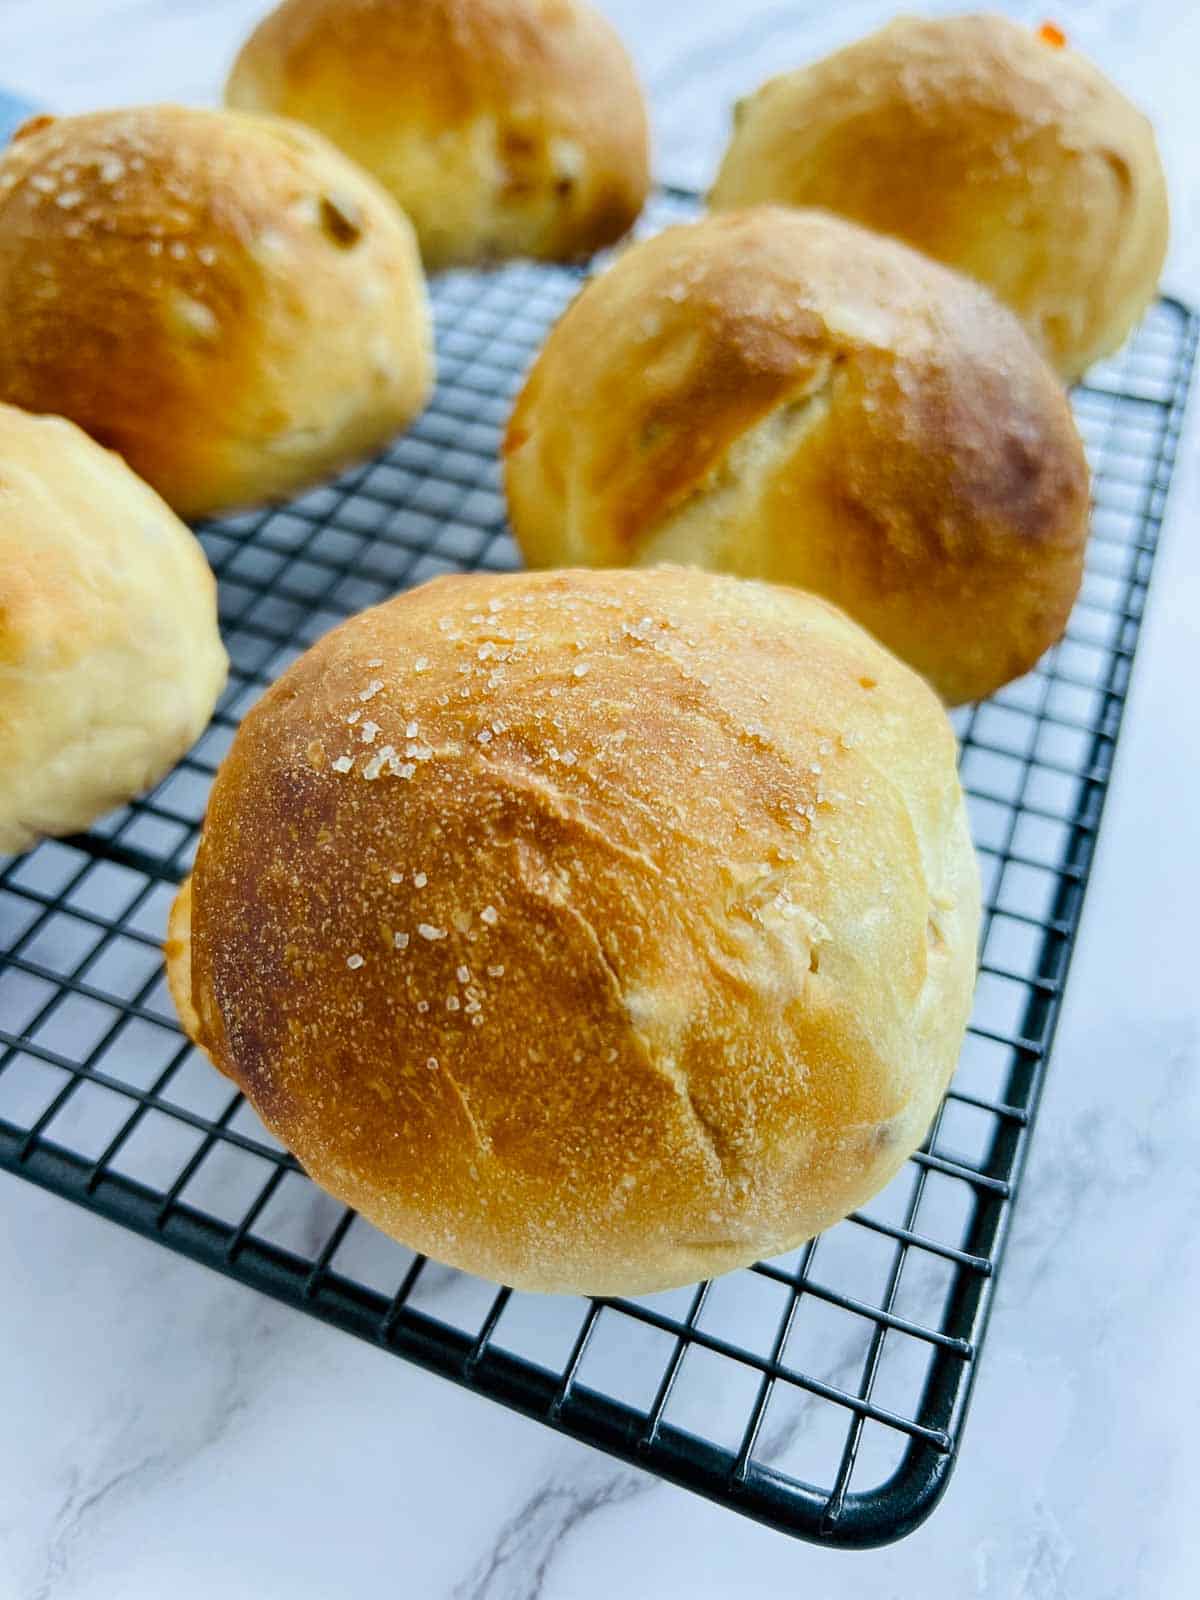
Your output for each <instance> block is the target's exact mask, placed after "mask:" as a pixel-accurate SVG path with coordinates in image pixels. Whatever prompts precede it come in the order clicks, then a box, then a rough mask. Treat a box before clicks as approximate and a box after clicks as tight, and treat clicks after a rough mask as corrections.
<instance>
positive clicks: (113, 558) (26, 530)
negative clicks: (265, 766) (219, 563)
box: [0, 405, 226, 854]
mask: <svg viewBox="0 0 1200 1600" xmlns="http://www.w3.org/2000/svg"><path fill="white" fill-rule="evenodd" d="M225 670H226V661H225V652H224V650H223V649H222V648H221V639H220V635H219V634H218V632H217V586H216V584H215V583H214V582H213V576H212V573H211V572H210V571H209V569H208V563H207V562H206V561H205V559H204V554H203V552H202V550H201V549H200V546H199V544H198V543H197V542H196V539H195V538H194V536H193V535H192V534H191V533H190V532H189V530H188V529H187V528H185V527H184V525H183V524H182V523H181V522H180V521H179V519H178V517H176V516H175V515H174V513H173V512H172V511H171V510H170V509H169V508H168V507H167V506H165V505H164V504H163V502H162V501H161V500H160V499H159V498H158V496H157V495H156V494H154V493H153V491H152V490H150V489H148V488H147V487H146V485H145V484H144V483H142V482H141V481H140V479H138V478H136V477H135V476H134V474H133V473H132V472H130V470H129V468H128V467H127V466H125V464H124V462H122V461H121V460H120V458H119V457H118V456H115V455H113V454H112V453H111V452H110V451H107V450H102V449H101V448H100V446H99V445H97V444H94V443H93V442H92V440H91V439H89V438H88V437H87V435H86V434H84V433H81V432H80V431H79V429H78V428H76V427H73V426H72V425H71V423H69V422H64V421H63V420H62V419H61V418H60V417H32V416H29V415H28V414H27V413H26V412H23V411H18V410H16V409H15V408H14V407H12V406H6V405H0V854H5V853H7V852H10V851H16V850H24V849H26V848H28V846H30V845H31V844H34V843H36V841H37V840H38V839H39V838H40V837H41V836H42V835H43V834H51V833H73V832H75V831H76V830H77V829H81V828H86V827H88V826H89V825H90V824H91V823H92V822H94V821H95V820H96V818H97V817H98V816H100V815H101V814H102V813H104V812H105V811H109V810H111V809H112V807H113V806H116V805H120V804H122V803H123V802H124V801H126V800H129V799H131V798H132V797H133V796H134V795H136V794H139V793H140V792H141V791H142V790H143V789H145V788H148V787H149V786H150V784H152V783H155V782H157V780H158V779H159V778H161V777H162V776H163V775H164V774H165V773H166V772H167V771H168V769H169V768H170V767H171V766H172V765H173V763H174V762H176V761H177V760H178V759H179V757H180V756H181V755H182V754H183V753H184V751H185V750H186V749H187V748H188V746H189V745H190V744H191V743H192V742H193V740H194V739H196V738H197V737H198V736H199V734H200V733H201V732H202V731H203V729H204V727H205V724H206V723H207V722H208V719H209V717H210V716H211V715H212V710H213V706H214V704H215V702H216V698H217V696H218V694H219V693H220V691H221V688H222V686H223V684H224V682H225Z"/></svg>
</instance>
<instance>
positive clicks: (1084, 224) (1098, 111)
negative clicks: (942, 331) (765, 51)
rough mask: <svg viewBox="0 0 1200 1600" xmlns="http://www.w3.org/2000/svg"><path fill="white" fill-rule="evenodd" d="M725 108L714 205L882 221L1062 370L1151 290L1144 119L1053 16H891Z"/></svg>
mask: <svg viewBox="0 0 1200 1600" xmlns="http://www.w3.org/2000/svg"><path fill="white" fill-rule="evenodd" d="M735 122H736V126H735V130H734V134H733V137H732V139H731V141H730V144H729V148H728V150H727V151H726V153H725V158H724V161H723V163H722V165H721V170H720V173H719V175H718V177H717V181H716V184H715V185H714V187H713V191H712V195H711V196H710V200H711V204H712V205H713V206H714V207H719V208H721V209H728V208H729V207H735V206H746V205H752V204H755V203H757V202H759V201H777V202H783V203H786V204H789V205H797V206H820V207H824V208H826V209H828V210H830V211H836V212H838V213H840V214H841V215H842V216H845V217H850V218H851V219H852V220H853V221H855V222H861V223H863V224H865V225H866V226H867V227H870V228H875V229H877V230H878V231H879V232H881V233H888V234H893V235H895V237H897V238H899V239H903V240H905V242H906V243H908V244H911V245H914V246H916V248H917V249H919V250H923V251H925V253H926V254H927V255H931V256H934V257H935V258H936V259H937V260H939V261H944V262H946V263H947V264H948V265H949V266H952V267H957V268H958V269H959V270H960V271H962V272H967V273H970V274H971V276H972V277H975V278H978V279H979V281H980V282H981V283H985V284H987V285H988V286H989V287H990V288H991V289H992V290H993V292H994V293H995V294H997V295H999V297H1000V299H1002V300H1003V301H1005V302H1006V304H1008V305H1010V306H1011V307H1012V308H1013V310H1015V311H1016V312H1017V313H1018V314H1019V315H1020V316H1021V317H1022V318H1023V319H1024V321H1025V323H1026V324H1027V326H1028V327H1029V329H1030V331H1031V332H1032V333H1033V335H1034V338H1035V339H1036V340H1037V341H1038V342H1039V344H1040V345H1041V347H1042V348H1043V349H1044V350H1045V352H1046V353H1047V355H1048V356H1049V358H1050V360H1051V361H1052V362H1053V363H1054V365H1055V366H1056V367H1057V369H1058V371H1059V372H1060V373H1061V374H1062V376H1063V377H1065V378H1067V379H1074V378H1077V377H1078V376H1079V375H1080V374H1081V373H1082V372H1083V371H1084V369H1085V368H1086V367H1088V366H1089V365H1090V364H1091V363H1092V362H1093V361H1095V360H1096V359H1097V357H1099V356H1102V355H1106V354H1107V353H1108V352H1110V351H1112V350H1115V349H1116V348H1117V346H1118V345H1120V344H1121V342H1122V341H1123V340H1124V338H1125V336H1126V334H1128V332H1129V330H1130V329H1131V328H1132V327H1133V325H1134V323H1135V322H1136V321H1137V320H1138V318H1139V317H1140V316H1141V314H1142V312H1143V311H1144V310H1145V309H1146V306H1147V305H1148V304H1149V302H1150V300H1151V298H1152V296H1153V294H1154V291H1155V287H1156V285H1157V283H1158V277H1159V273H1160V272H1161V270H1162V264H1163V259H1164V257H1165V255H1166V248H1167V191H1166V183H1165V180H1164V178H1163V171H1162V164H1161V162H1160V160H1159V156H1158V149H1157V146H1156V144H1155V141H1154V131H1153V129H1152V128H1151V126H1150V123H1149V122H1148V121H1147V120H1146V118H1145V117H1144V116H1142V114H1141V113H1140V112H1139V111H1138V110H1137V109H1136V108H1135V107H1134V106H1133V105H1131V104H1130V102H1129V101H1128V100H1127V99H1126V98H1125V96H1124V95H1123V94H1122V93H1121V92H1120V90H1118V89H1117V88H1116V87H1115V86H1114V85H1113V84H1112V83H1110V82H1109V80H1108V79H1107V78H1105V77H1104V76H1103V74H1101V73H1100V72H1098V71H1097V69H1096V68H1095V67H1094V66H1093V65H1092V64H1091V62H1090V61H1087V60H1086V59H1085V58H1084V57H1083V56H1081V55H1077V54H1076V53H1075V52H1074V51H1073V50H1069V49H1066V48H1063V47H1062V36H1061V35H1060V34H1059V33H1058V31H1057V30H1056V29H1053V28H1046V29H1043V30H1041V31H1040V32H1037V33H1035V32H1033V31H1032V30H1031V29H1029V28H1026V27H1023V26H1022V25H1021V24H1019V23H1016V22H1012V21H1009V20H1008V19H1007V18H1004V17H993V16H960V17H944V18H939V19H937V20H927V19H923V18H918V17H900V18H897V19H896V20H895V21H894V22H890V23H889V24H888V25H887V27H885V28H881V29H880V30H879V32H878V33H872V34H870V35H869V36H868V37H867V38H865V39H860V40H859V41H858V42H857V43H856V44H852V45H849V46H848V47H847V48H846V49H843V50H838V51H836V52H835V53H834V54H833V55H831V56H827V57H826V58H825V59H824V60H823V61H818V62H817V63H816V65H815V66H811V67H804V68H802V69H801V70H800V71H798V72H788V73H785V74H783V75H782V76H781V77H778V78H773V79H771V80H770V82H768V83H766V84H764V85H763V87H762V88H761V89H760V90H759V91H758V92H757V94H754V95H751V96H750V97H749V99H747V100H745V101H743V102H742V103H741V104H740V105H739V106H738V108H737V111H736V114H735Z"/></svg>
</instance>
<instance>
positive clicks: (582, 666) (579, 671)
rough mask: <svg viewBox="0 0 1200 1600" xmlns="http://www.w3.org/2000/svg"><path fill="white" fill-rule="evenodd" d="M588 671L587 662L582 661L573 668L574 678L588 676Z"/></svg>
mask: <svg viewBox="0 0 1200 1600" xmlns="http://www.w3.org/2000/svg"><path fill="white" fill-rule="evenodd" d="M588 671H589V668H588V664H587V662H586V661H581V662H580V663H579V665H578V666H576V667H572V668H571V676H572V677H573V678H586V677H587V675H588Z"/></svg>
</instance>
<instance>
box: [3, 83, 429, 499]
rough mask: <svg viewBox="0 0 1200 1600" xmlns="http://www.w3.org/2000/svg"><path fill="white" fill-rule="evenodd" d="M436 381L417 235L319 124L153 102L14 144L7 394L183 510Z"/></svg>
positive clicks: (278, 483) (8, 199)
mask: <svg viewBox="0 0 1200 1600" xmlns="http://www.w3.org/2000/svg"><path fill="white" fill-rule="evenodd" d="M430 382H431V357H430V335H429V316H428V310H427V308H426V303H425V290H424V285H423V282H422V278H421V267H420V262H419V260H418V257H417V251H416V246H415V244H414V241H413V236H412V230H411V228H410V227H409V225H408V223H407V222H406V221H405V219H404V217H403V216H401V215H400V213H399V212H398V211H397V209H396V207H395V206H394V205H393V204H392V202H391V200H390V199H389V198H388V196H387V195H386V194H384V193H383V192H382V191H381V190H380V189H379V188H378V187H377V186H376V185H375V184H374V183H373V182H372V180H371V179H370V178H368V177H367V176H366V175H365V174H363V173H360V172H359V171H358V170H357V169H356V168H355V167H353V166H352V165H351V163H350V162H348V161H346V160H345V159H344V157H342V156H341V155H339V154H338V152H337V151H336V150H334V149H333V148H332V146H330V145H328V144H326V142H325V141H324V140H323V139H321V138H319V137H318V136H317V135H316V134H314V133H311V132H310V131H309V130H308V129H306V128H300V127H295V126H292V125H290V124H288V123H285V122H282V121H276V120H274V119H272V118H266V117H249V116H238V115H234V114H232V113H225V112H219V111H191V110H184V109H182V108H180V107H177V106H145V107H140V108H137V109H135V110H128V111H100V112H95V113H93V114H91V115H88V116H82V117H66V118H63V119H62V120H59V121H55V120H54V119H53V118H50V117H39V118H37V119H35V121H34V122H32V123H30V124H27V126H26V129H25V130H23V131H21V132H18V134H17V136H16V140H15V142H14V143H13V144H12V145H11V146H10V147H9V148H8V149H7V150H6V151H5V152H4V153H3V156H2V157H0V399H5V400H9V401H12V402H13V403H14V404H17V405H22V406H25V407H27V408H28V409H30V410H34V411H57V412H61V413H62V414H63V415H65V416H69V417H70V418H71V419H72V420H73V421H75V422H77V423H79V425H80V426H81V427H83V428H86V429H87V431H88V432H89V433H90V434H92V436H93V437H94V438H96V439H98V440H100V442H101V443H103V444H107V445H111V446H112V447H113V448H114V449H117V450H119V451H120V452H121V454H122V455H123V456H124V457H125V459H126V460H127V461H128V462H129V464H130V466H132V467H133V468H134V470H135V471H137V472H139V473H140V474H141V475H142V477H144V478H145V479H146V480H147V481H148V482H149V483H151V484H152V485H153V486H154V488H156V489H157V490H158V491H159V493H160V494H161V495H163V497H164V498H165V499H166V500H168V501H169V502H170V503H171V505H173V506H174V507H175V509H176V510H177V511H178V512H180V514H181V515H183V516H201V515H205V514H207V513H211V512H215V511H219V510H224V509H228V508H229V507H232V506H239V505H245V504H249V503H251V502H254V501H260V500H275V499H280V498H283V497H285V496H287V495H290V494H292V493H293V492H294V491H295V490H297V489H298V488H301V487H302V486H303V485H305V484H307V483H309V482H311V481H313V480H315V479H317V478H320V477H322V476H323V475H324V474H326V473H328V472H330V471H332V470H334V469H335V468H337V467H339V466H342V465H344V464H345V463H346V462H347V461H350V460H353V459H354V458H355V457H358V456H361V455H364V454H367V453H369V452H370V451H372V450H374V449H376V448H377V447H378V446H379V445H381V444H383V443H384V441H385V440H386V439H387V438H388V437H389V436H390V435H391V434H393V433H394V432H395V431H396V429H398V428H400V427H403V426H404V424H405V423H406V422H408V421H409V420H410V418H411V417H412V416H413V415H414V414H415V413H416V412H417V411H419V410H420V408H421V406H422V405H423V404H424V402H425V399H426V396H427V395H428V392H429V386H430Z"/></svg>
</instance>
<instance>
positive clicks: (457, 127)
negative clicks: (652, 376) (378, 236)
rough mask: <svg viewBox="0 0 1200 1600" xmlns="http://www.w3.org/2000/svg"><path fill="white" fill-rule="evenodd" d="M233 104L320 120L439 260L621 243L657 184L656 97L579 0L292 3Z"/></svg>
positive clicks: (581, 250)
mask: <svg viewBox="0 0 1200 1600" xmlns="http://www.w3.org/2000/svg"><path fill="white" fill-rule="evenodd" d="M225 98H226V101H227V103H228V104H229V105H234V106H243V107H245V108H247V109H249V110H256V111H276V112H282V113H283V114H285V115H287V116H289V117H297V118H299V119H300V120H301V121H302V122H308V123H311V124H312V126H313V127H315V128H319V129H320V130H321V132H322V133H324V134H326V135H328V137H329V138H330V139H332V140H333V141H334V143H335V144H337V145H339V146H340V147H341V148H342V149H343V150H344V151H345V152H346V153H347V155H350V156H353V157H354V159H355V160H356V161H360V162H361V163H362V165H363V166H364V167H365V168H366V169H367V170H368V171H369V172H372V173H374V175H375V176H376V177H377V178H378V179H379V181H380V182H381V183H382V184H383V185H384V186H385V187H386V188H387V189H388V190H390V191H391V193H392V194H393V195H394V196H395V198H396V199H397V200H398V201H399V203H400V204H401V205H402V206H403V207H404V209H405V211H407V213H408V214H409V216H410V217H411V218H412V220H413V224H414V226H415V227H416V230H417V237H418V238H419V240H420V243H421V253H422V255H423V257H424V260H425V263H426V265H427V266H428V267H430V268H441V267H447V266H454V265H456V264H470V263H472V262H486V261H494V260H500V259H502V258H504V257H506V256H536V257H541V258H544V259H549V260H566V259H569V258H571V257H575V256H580V255H586V254H590V253H591V252H592V251H594V250H597V249H599V248H600V247H601V246H602V245H607V244H611V243H612V242H613V241H614V240H615V239H619V238H620V236H621V235H622V234H623V233H624V232H625V231H626V230H627V229H628V228H629V227H630V226H631V225H632V223H633V222H634V220H635V218H636V217H637V215H638V213H639V212H640V211H641V209H642V206H643V204H644V203H645V199H646V190H647V187H648V183H649V154H648V136H647V128H646V110H645V105H644V102H643V100H642V94H641V90H640V88H639V87H638V82H637V79H636V77H635V76H634V71H633V66H632V64H631V62H630V60H629V57H628V55H627V54H626V53H625V49H624V47H623V45H622V44H621V41H620V39H619V38H618V37H617V35H616V33H615V32H614V31H613V29H612V27H611V26H610V25H609V23H608V22H606V21H605V19H604V18H603V17H602V16H600V15H599V13H597V12H596V11H594V10H593V9H592V8H591V6H589V5H585V4H582V3H580V0H284V3H283V4H282V5H280V6H279V7H278V8H277V9H276V10H275V11H273V12H271V14H270V15H269V16H268V17H267V18H266V19H265V20H264V21H263V22H261V23H260V24H259V26H258V27H257V28H256V29H255V31H254V32H253V33H252V34H251V36H250V38H249V39H248V40H247V42H246V44H245V45H244V46H243V48H242V51H241V54H240V55H239V56H238V59H237V61H236V63H235V64H234V68H233V71H232V73H231V74H230V77H229V83H228V85H227V87H226V90H225Z"/></svg>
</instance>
